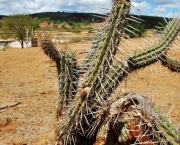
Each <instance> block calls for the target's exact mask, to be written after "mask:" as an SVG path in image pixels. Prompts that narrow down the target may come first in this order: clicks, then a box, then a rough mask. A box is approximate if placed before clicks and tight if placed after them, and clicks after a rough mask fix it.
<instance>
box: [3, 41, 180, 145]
mask: <svg viewBox="0 0 180 145" xmlns="http://www.w3.org/2000/svg"><path fill="white" fill-rule="evenodd" d="M135 43H136V44H137V45H142V43H143V42H141V40H140V39H135V40H134V44H135ZM140 43H141V44H140ZM89 45H90V44H89ZM89 45H87V43H82V42H81V43H76V44H68V46H69V47H70V48H72V49H73V51H76V52H75V53H76V54H78V52H79V51H82V50H85V49H87V48H89V47H90V46H89ZM61 47H62V45H60V46H58V49H61ZM132 47H134V46H133V45H131V46H130V48H132ZM133 51H134V50H133ZM176 56H177V57H178V58H180V57H179V56H180V54H179V55H176ZM81 57H83V56H80V55H78V58H81ZM53 65H54V64H53V63H52V62H51V61H50V60H49V59H48V58H47V57H46V56H45V55H44V54H43V52H42V51H41V50H40V48H38V47H37V48H26V49H23V50H22V49H6V51H0V108H1V109H0V145H53V144H54V142H55V124H56V121H57V119H56V109H57V102H58V90H57V88H58V86H57V78H56V77H55V76H56V69H55V67H49V66H53ZM179 82H180V74H177V73H174V72H171V71H170V70H168V69H167V68H165V67H163V66H162V65H160V64H159V63H156V64H153V65H152V66H150V67H146V68H145V69H142V70H140V71H139V72H136V73H134V74H132V75H130V76H129V77H128V78H127V80H126V81H123V82H122V84H121V86H122V87H123V88H124V89H125V90H127V91H135V92H140V93H142V94H145V95H147V96H149V97H150V99H151V100H152V101H153V102H155V103H156V104H160V105H162V104H163V103H164V102H165V100H166V99H168V100H167V102H166V103H165V105H164V107H163V110H164V112H168V111H169V110H170V109H171V107H173V106H174V105H175V106H174V109H173V110H172V112H171V113H169V114H170V116H171V119H172V122H173V123H175V124H176V125H178V124H179V122H180V115H179V114H180V85H179ZM16 103H19V104H18V105H17V104H16ZM14 104H16V105H14ZM13 105H14V106H13ZM8 106H9V107H8ZM3 107H4V109H2V108H3ZM168 116H169V115H168Z"/></svg>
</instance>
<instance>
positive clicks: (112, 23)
mask: <svg viewBox="0 0 180 145" xmlns="http://www.w3.org/2000/svg"><path fill="white" fill-rule="evenodd" d="M129 9H130V2H129V1H122V0H120V1H117V2H116V3H115V4H114V5H113V7H112V11H111V13H110V16H109V19H108V22H107V25H108V28H107V31H106V32H104V33H102V36H101V41H100V42H99V47H98V49H97V51H96V56H95V57H94V60H93V64H92V65H91V66H90V68H89V72H88V74H87V78H88V79H87V80H86V81H85V83H84V86H90V85H91V84H95V83H97V82H98V76H99V75H100V74H101V73H102V69H101V68H103V73H106V72H107V71H108V69H109V65H108V64H111V63H112V61H113V57H114V55H115V54H116V51H117V47H118V45H119V41H120V35H122V33H123V30H124V26H126V24H127V21H126V18H127V16H128V15H129Z"/></svg>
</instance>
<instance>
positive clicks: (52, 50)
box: [40, 37, 59, 62]
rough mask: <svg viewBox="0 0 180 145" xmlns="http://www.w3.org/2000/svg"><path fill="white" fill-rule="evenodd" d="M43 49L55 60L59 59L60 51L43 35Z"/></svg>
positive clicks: (41, 43)
mask: <svg viewBox="0 0 180 145" xmlns="http://www.w3.org/2000/svg"><path fill="white" fill-rule="evenodd" d="M40 45H41V49H42V50H43V51H44V53H45V54H46V55H47V56H49V57H50V58H51V59H52V60H53V61H55V62H58V61H59V52H58V51H57V49H56V47H55V45H54V44H53V42H52V41H51V39H50V38H48V37H43V38H42V39H41V42H40Z"/></svg>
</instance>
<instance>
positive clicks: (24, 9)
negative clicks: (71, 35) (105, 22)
mask: <svg viewBox="0 0 180 145" xmlns="http://www.w3.org/2000/svg"><path fill="white" fill-rule="evenodd" d="M111 4H112V1H111V0H0V15H12V14H33V13H39V12H57V11H60V12H61V11H64V12H88V13H92V12H93V13H101V14H102V13H106V12H107V10H108V9H109V8H111ZM131 13H135V14H138V15H148V16H163V17H173V16H174V14H176V15H178V16H179V17H180V0H132V7H131Z"/></svg>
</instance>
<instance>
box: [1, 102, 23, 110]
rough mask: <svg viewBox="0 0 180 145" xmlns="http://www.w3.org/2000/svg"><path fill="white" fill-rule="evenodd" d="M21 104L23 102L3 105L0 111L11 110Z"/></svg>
mask: <svg viewBox="0 0 180 145" xmlns="http://www.w3.org/2000/svg"><path fill="white" fill-rule="evenodd" d="M19 104H21V102H15V103H9V104H5V105H1V106H0V110H4V109H7V108H10V107H15V106H17V105H19ZM1 112H3V111H1Z"/></svg>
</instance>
